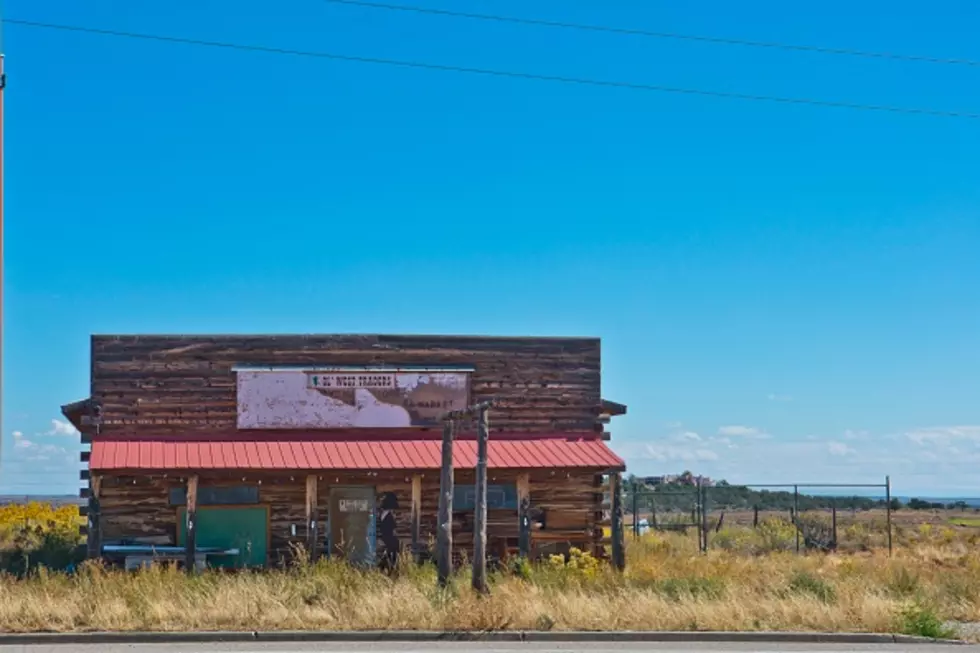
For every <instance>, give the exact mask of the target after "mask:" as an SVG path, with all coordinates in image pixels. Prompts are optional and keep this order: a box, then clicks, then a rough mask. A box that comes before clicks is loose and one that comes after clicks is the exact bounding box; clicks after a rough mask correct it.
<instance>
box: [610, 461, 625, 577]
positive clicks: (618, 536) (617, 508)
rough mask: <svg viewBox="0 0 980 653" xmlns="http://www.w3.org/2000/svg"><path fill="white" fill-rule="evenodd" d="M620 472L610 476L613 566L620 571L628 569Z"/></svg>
mask: <svg viewBox="0 0 980 653" xmlns="http://www.w3.org/2000/svg"><path fill="white" fill-rule="evenodd" d="M622 484H623V483H622V477H621V475H620V474H619V472H616V473H613V474H610V475H609V493H610V509H611V510H610V512H611V513H612V514H611V517H612V564H613V567H614V568H615V569H617V570H619V571H622V570H624V569H625V568H626V542H625V541H624V540H623V488H622Z"/></svg>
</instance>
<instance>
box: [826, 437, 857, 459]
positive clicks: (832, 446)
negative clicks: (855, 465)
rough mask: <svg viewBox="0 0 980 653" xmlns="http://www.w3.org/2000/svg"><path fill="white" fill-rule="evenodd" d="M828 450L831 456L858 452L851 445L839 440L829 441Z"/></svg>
mask: <svg viewBox="0 0 980 653" xmlns="http://www.w3.org/2000/svg"><path fill="white" fill-rule="evenodd" d="M827 451H828V452H829V453H830V455H831V456H849V455H851V454H853V453H857V452H856V451H855V450H854V449H853V448H852V447H850V446H849V445H847V444H845V443H843V442H837V441H836V440H831V441H830V442H828V443H827Z"/></svg>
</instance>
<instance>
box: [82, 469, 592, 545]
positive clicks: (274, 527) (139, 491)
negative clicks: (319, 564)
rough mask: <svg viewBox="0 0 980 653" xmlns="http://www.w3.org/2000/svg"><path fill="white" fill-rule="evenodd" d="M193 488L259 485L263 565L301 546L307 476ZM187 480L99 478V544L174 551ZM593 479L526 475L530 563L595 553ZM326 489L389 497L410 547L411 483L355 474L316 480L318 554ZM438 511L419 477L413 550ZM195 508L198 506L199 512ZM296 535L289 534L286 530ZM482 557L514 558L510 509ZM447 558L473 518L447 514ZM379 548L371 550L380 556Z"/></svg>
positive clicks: (433, 491)
mask: <svg viewBox="0 0 980 653" xmlns="http://www.w3.org/2000/svg"><path fill="white" fill-rule="evenodd" d="M199 478H200V480H199V483H200V486H199V487H200V488H206V487H210V486H220V485H242V484H248V485H254V484H257V483H259V482H261V485H259V503H260V505H267V506H269V526H270V528H269V545H270V546H269V560H268V562H269V564H270V565H275V564H278V563H280V562H284V561H287V560H289V559H290V557H291V553H292V551H293V549H292V546H293V545H296V546H305V544H306V519H305V506H306V477H305V476H304V475H294V476H285V475H280V476H274V475H248V476H246V477H245V480H244V481H243V480H242V477H240V476H236V477H230V476H228V475H221V476H219V475H211V476H209V475H201V476H200V477H199ZM455 478H456V483H457V484H472V483H473V482H474V481H475V478H474V473H473V472H472V471H471V470H464V471H460V472H458V473H457V474H456V477H455ZM516 481H517V473H516V472H508V473H497V474H495V473H493V472H492V471H491V474H490V477H489V482H490V483H491V484H492V483H516ZM185 483H186V477H184V476H180V475H167V476H162V475H158V476H103V477H102V486H101V491H100V510H101V515H100V524H101V528H102V539H103V543H105V544H113V543H119V542H121V541H126V542H129V543H152V544H176V542H177V514H178V507H177V506H172V505H170V503H169V491H170V489H171V488H177V487H184V486H185ZM600 484H601V476H600V475H599V472H598V471H597V472H583V471H580V470H574V471H565V470H554V473H552V471H550V470H549V471H544V472H537V473H532V474H531V475H530V488H531V505H532V510H535V511H543V513H544V521H545V527H544V528H542V529H537V530H533V531H532V535H531V543H532V556H535V557H537V556H540V555H547V554H549V553H562V552H567V550H568V548H569V547H572V546H576V547H579V548H582V549H584V550H587V551H593V552H596V553H601V551H600V549H601V547H600V546H599V543H600V540H601V538H602V528H601V518H602V489H601V485H600ZM331 485H347V486H349V485H373V486H374V487H375V488H376V492H377V495H378V496H380V495H381V494H382V493H384V492H394V493H395V495H396V497H397V498H398V506H399V509H398V511H397V512H396V520H397V528H396V534H397V535H398V538H399V540H400V541H401V546H402V550H403V551H408V550H409V548H410V545H411V541H412V525H411V502H412V484H411V476H407V475H404V474H387V475H385V474H377V475H372V476H370V477H366V476H365V475H363V474H361V475H357V474H330V473H326V472H324V473H322V474H320V475H318V483H317V495H318V496H317V499H318V504H319V511H318V512H319V514H318V517H319V521H318V524H319V526H318V531H319V533H320V537H319V538H318V539H319V545H318V548H319V551H318V553H319V554H320V555H324V554H326V551H327V549H326V536H327V533H328V529H327V520H328V519H329V514H328V510H329V505H330V504H329V500H328V499H329V496H330V487H331ZM438 505H439V476H438V474H426V475H424V476H423V478H422V508H421V510H422V512H421V536H420V543H421V544H422V545H428V546H429V548H431V549H432V550H434V542H435V533H436V518H437V513H438ZM199 507H200V506H199ZM294 524H295V525H296V534H295V535H293V534H292V528H291V526H292V525H294ZM487 534H488V547H487V550H488V553H489V554H490V555H492V556H500V557H505V556H506V555H516V554H517V552H518V520H517V510H516V509H515V510H490V511H488V523H487ZM453 543H454V555H455V557H457V558H469V557H471V556H472V550H473V513H472V512H454V514H453ZM381 546H382V545H381V542H380V540H379V542H378V549H379V551H380V550H381Z"/></svg>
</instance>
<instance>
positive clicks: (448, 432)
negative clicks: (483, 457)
mask: <svg viewBox="0 0 980 653" xmlns="http://www.w3.org/2000/svg"><path fill="white" fill-rule="evenodd" d="M454 428H455V425H454V424H453V422H452V421H451V420H446V421H445V422H444V423H443V425H442V470H441V472H440V474H439V524H438V531H437V533H436V535H437V538H438V539H437V543H436V545H437V550H436V563H437V565H438V568H439V585H440V586H441V587H445V586H446V585H447V584H448V583H449V577H450V576H451V575H452V571H453V429H454Z"/></svg>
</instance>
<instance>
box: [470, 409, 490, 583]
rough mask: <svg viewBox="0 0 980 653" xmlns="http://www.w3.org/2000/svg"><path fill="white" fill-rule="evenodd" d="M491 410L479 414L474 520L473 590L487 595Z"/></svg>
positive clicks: (483, 410) (480, 411) (480, 410)
mask: <svg viewBox="0 0 980 653" xmlns="http://www.w3.org/2000/svg"><path fill="white" fill-rule="evenodd" d="M489 412H490V411H489V408H488V407H487V406H481V407H480V409H479V411H478V412H477V426H476V431H477V442H476V514H475V515H474V518H473V589H474V590H476V591H477V592H479V593H481V594H486V593H487V445H488V442H489V440H490V417H489Z"/></svg>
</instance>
